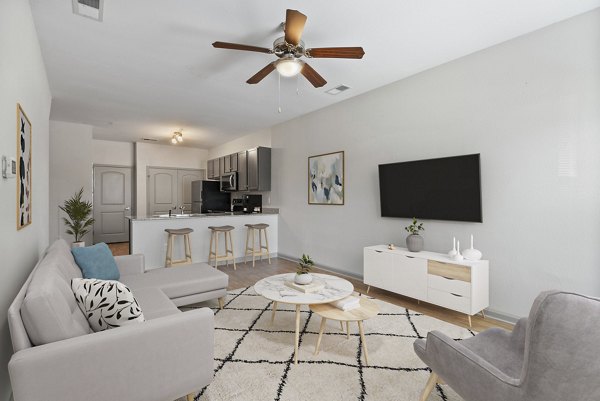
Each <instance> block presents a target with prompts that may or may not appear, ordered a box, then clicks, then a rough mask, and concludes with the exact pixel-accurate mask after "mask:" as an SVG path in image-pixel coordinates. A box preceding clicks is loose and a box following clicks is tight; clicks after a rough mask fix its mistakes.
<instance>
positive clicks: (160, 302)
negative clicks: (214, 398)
mask: <svg viewBox="0 0 600 401" xmlns="http://www.w3.org/2000/svg"><path fill="white" fill-rule="evenodd" d="M115 259H116V262H117V266H118V268H119V271H120V273H121V279H120V280H121V281H122V282H124V283H126V284H127V285H128V286H130V288H131V290H132V292H133V294H134V296H135V297H136V299H137V301H138V303H139V304H140V306H141V308H142V311H143V313H144V317H145V318H146V321H145V322H140V323H136V324H130V325H126V326H123V327H118V328H114V329H111V330H106V331H100V332H97V333H94V332H93V331H92V330H91V329H90V326H89V324H88V321H87V319H86V317H85V315H84V314H83V313H82V312H81V310H80V309H79V307H78V305H77V302H76V301H75V296H74V295H73V292H72V291H71V284H70V283H71V279H72V278H74V277H81V270H80V269H79V267H78V266H77V265H76V264H75V261H74V260H73V257H72V255H71V252H70V249H69V246H68V245H67V243H66V242H65V241H64V240H59V241H56V242H55V243H54V244H52V245H51V246H50V247H49V248H48V249H47V250H46V252H45V253H44V255H43V257H42V258H41V260H40V261H39V262H38V264H37V266H36V267H35V268H34V270H33V271H32V272H31V274H30V276H29V278H28V279H27V281H26V282H25V284H24V285H23V287H22V288H21V290H20V291H19V293H18V294H17V297H16V298H15V300H14V301H13V303H12V304H11V306H10V308H9V310H8V323H9V328H10V336H11V340H12V344H13V350H14V354H13V355H12V358H11V359H10V362H9V364H8V370H9V374H10V380H11V384H12V389H13V396H14V400H15V401H40V400H44V401H79V400H86V401H106V400H123V401H168V400H175V399H177V398H179V397H183V396H186V395H187V398H188V400H191V399H193V398H194V396H195V394H196V393H197V392H198V391H199V390H201V389H202V388H203V387H204V386H206V385H208V384H209V383H210V382H211V381H212V379H213V352H214V314H213V312H212V311H211V310H210V309H209V308H199V309H195V310H191V311H188V312H181V311H180V310H179V309H178V308H177V306H178V305H185V304H188V303H195V302H199V301H203V300H206V299H212V298H217V297H223V296H224V295H225V293H226V288H227V284H228V277H227V275H226V274H224V273H222V272H219V271H218V270H216V269H214V268H212V267H210V266H209V265H207V264H205V263H200V264H193V265H188V266H181V267H173V268H168V269H167V268H163V269H155V270H151V271H148V272H145V271H144V258H143V255H129V256H122V257H117V258H115ZM220 304H221V305H222V298H221V299H220Z"/></svg>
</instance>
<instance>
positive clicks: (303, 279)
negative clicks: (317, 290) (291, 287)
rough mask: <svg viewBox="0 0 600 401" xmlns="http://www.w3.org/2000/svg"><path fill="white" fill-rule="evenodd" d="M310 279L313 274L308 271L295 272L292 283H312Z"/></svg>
mask: <svg viewBox="0 0 600 401" xmlns="http://www.w3.org/2000/svg"><path fill="white" fill-rule="evenodd" d="M312 281H313V276H312V274H310V273H304V274H296V276H295V277H294V283H296V284H300V285H306V284H310V283H312Z"/></svg>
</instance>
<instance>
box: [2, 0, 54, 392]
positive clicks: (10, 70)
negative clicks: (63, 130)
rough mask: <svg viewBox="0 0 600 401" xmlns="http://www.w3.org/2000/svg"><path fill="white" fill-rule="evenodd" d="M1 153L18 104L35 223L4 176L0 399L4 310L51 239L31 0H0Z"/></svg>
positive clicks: (45, 108)
mask: <svg viewBox="0 0 600 401" xmlns="http://www.w3.org/2000/svg"><path fill="white" fill-rule="evenodd" d="M0 88H1V89H0V153H1V154H3V155H8V156H15V155H16V148H17V144H16V138H17V134H16V105H17V102H19V103H21V106H22V107H23V109H24V110H25V113H27V116H28V117H29V120H30V122H31V128H32V144H31V145H32V147H31V149H32V156H33V157H32V165H31V167H32V176H31V181H32V182H31V185H32V201H33V204H32V209H31V210H32V223H31V225H29V226H27V227H24V228H22V229H21V230H19V231H17V228H16V224H17V218H16V185H17V184H16V182H15V179H14V178H13V179H3V178H0V210H2V213H0V256H1V257H2V263H1V264H0V400H8V399H9V397H10V382H9V379H8V371H7V369H6V366H7V364H8V360H9V358H10V356H11V355H12V345H11V343H10V336H9V333H8V323H7V320H6V312H7V310H8V307H9V305H10V303H11V302H12V300H13V299H14V297H15V296H16V295H17V292H18V291H19V288H21V285H23V282H25V279H26V278H27V276H28V275H29V273H30V272H31V269H32V268H33V267H34V266H35V263H36V262H37V260H38V258H39V256H40V254H41V253H42V252H43V250H44V249H45V248H46V246H47V245H48V117H49V114H50V100H51V98H50V88H49V87H48V80H47V77H46V72H45V69H44V63H43V60H42V55H41V52H40V48H39V44H38V39H37V34H36V31H35V27H34V25H33V18H32V16H31V9H30V6H29V2H28V1H22V0H2V1H0Z"/></svg>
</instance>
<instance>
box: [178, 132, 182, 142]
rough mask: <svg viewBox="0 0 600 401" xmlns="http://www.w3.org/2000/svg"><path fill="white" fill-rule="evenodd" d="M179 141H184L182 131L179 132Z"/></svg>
mask: <svg viewBox="0 0 600 401" xmlns="http://www.w3.org/2000/svg"><path fill="white" fill-rule="evenodd" d="M177 142H183V134H182V133H181V132H178V133H177Z"/></svg>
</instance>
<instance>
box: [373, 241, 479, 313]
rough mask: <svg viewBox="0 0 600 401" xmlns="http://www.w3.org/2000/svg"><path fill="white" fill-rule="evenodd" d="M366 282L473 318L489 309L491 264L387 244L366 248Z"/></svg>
mask: <svg viewBox="0 0 600 401" xmlns="http://www.w3.org/2000/svg"><path fill="white" fill-rule="evenodd" d="M364 282H365V284H367V285H368V286H369V287H371V286H373V287H377V288H381V289H384V290H387V291H391V292H395V293H397V294H400V295H404V296H407V297H410V298H414V299H417V300H420V301H424V302H428V303H431V304H435V305H439V306H442V307H444V308H448V309H452V310H455V311H458V312H462V313H466V314H467V315H468V317H469V325H471V316H472V315H475V314H477V313H479V312H481V311H483V309H485V308H487V307H488V306H489V302H490V301H489V262H488V261H487V260H462V261H456V260H454V259H451V258H450V257H449V256H448V255H446V254H442V253H435V252H426V251H422V252H410V251H408V250H407V249H404V248H395V249H392V250H390V249H388V247H387V245H375V246H369V247H366V248H364Z"/></svg>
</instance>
